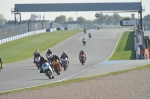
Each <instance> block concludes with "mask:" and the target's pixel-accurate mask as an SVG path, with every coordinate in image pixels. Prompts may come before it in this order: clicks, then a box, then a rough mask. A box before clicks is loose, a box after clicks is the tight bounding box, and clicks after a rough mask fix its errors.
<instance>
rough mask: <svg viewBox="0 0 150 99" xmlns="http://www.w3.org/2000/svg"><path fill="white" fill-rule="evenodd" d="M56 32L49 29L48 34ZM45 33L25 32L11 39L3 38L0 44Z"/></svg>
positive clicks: (41, 31) (53, 29)
mask: <svg viewBox="0 0 150 99" xmlns="http://www.w3.org/2000/svg"><path fill="white" fill-rule="evenodd" d="M53 31H56V28H51V29H50V32H53ZM44 32H46V29H43V30H38V31H31V32H26V33H23V34H20V35H16V36H12V37H8V38H4V39H1V40H0V44H3V43H6V42H10V41H13V40H16V39H19V38H23V37H26V36H30V35H34V34H39V33H44Z"/></svg>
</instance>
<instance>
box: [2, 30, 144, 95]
mask: <svg viewBox="0 0 150 99" xmlns="http://www.w3.org/2000/svg"><path fill="white" fill-rule="evenodd" d="M125 30H126V29H124V28H120V29H119V28H118V29H100V30H90V31H88V33H89V32H91V33H92V38H91V39H89V38H88V34H84V33H78V34H77V35H75V36H73V37H71V38H69V39H67V40H65V41H64V42H62V43H60V44H58V45H57V46H55V47H54V48H51V50H52V51H53V53H55V54H57V55H58V56H60V55H61V54H62V52H63V51H66V52H67V54H68V56H69V61H70V64H69V67H68V70H67V71H62V72H61V74H60V75H56V73H54V75H55V78H54V79H48V77H47V76H45V74H44V73H39V70H38V69H37V67H36V66H35V64H33V58H30V59H27V60H24V61H20V62H16V63H11V64H5V65H4V66H3V67H4V69H3V70H2V71H1V72H0V92H3V91H8V90H14V89H20V88H25V87H31V86H36V85H41V84H45V83H52V82H57V81H62V80H67V79H72V78H79V77H85V76H90V75H95V74H100V73H107V72H111V71H116V70H119V69H118V68H117V65H115V66H108V65H103V64H102V63H104V62H106V60H107V59H108V58H109V57H110V56H111V54H112V52H113V51H114V49H115V47H116V45H117V43H118V41H119V39H120V36H121V34H122V33H123V32H124V31H125ZM83 37H84V38H86V40H87V44H86V45H85V46H84V45H83V44H82V38H83ZM81 49H84V50H85V52H86V54H87V61H86V63H85V65H82V64H81V63H80V62H79V58H78V54H79V51H80V50H81ZM42 55H43V56H44V57H45V53H43V54H42ZM123 62H124V61H123ZM123 62H120V63H118V64H119V65H120V64H121V63H122V64H124V63H123ZM106 63H107V62H106ZM131 63H133V62H131ZM134 63H136V62H134ZM99 64H100V65H99ZM143 64H144V62H143ZM102 65H103V66H102ZM111 65H112V64H111ZM134 66H135V64H134ZM136 66H137V65H136ZM93 67H96V68H93ZM128 67H130V65H129V66H128ZM121 69H126V67H122V68H121Z"/></svg>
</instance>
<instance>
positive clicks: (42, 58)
mask: <svg viewBox="0 0 150 99" xmlns="http://www.w3.org/2000/svg"><path fill="white" fill-rule="evenodd" d="M45 62H48V61H47V60H46V59H44V57H43V56H41V58H40V69H41V70H40V73H44V71H43V69H42V64H43V63H45ZM48 63H49V62H48ZM49 65H51V64H50V63H49Z"/></svg>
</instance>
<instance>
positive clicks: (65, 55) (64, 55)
mask: <svg viewBox="0 0 150 99" xmlns="http://www.w3.org/2000/svg"><path fill="white" fill-rule="evenodd" d="M62 58H67V61H68V64H69V60H68V55H67V54H66V52H65V51H64V52H63V53H62V55H61V57H60V59H62Z"/></svg>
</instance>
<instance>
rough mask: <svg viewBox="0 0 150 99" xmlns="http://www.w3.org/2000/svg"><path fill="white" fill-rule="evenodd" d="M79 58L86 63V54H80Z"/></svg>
mask: <svg viewBox="0 0 150 99" xmlns="http://www.w3.org/2000/svg"><path fill="white" fill-rule="evenodd" d="M79 59H80V63H82V65H84V63H85V56H84V54H82V55H80V56H79Z"/></svg>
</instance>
